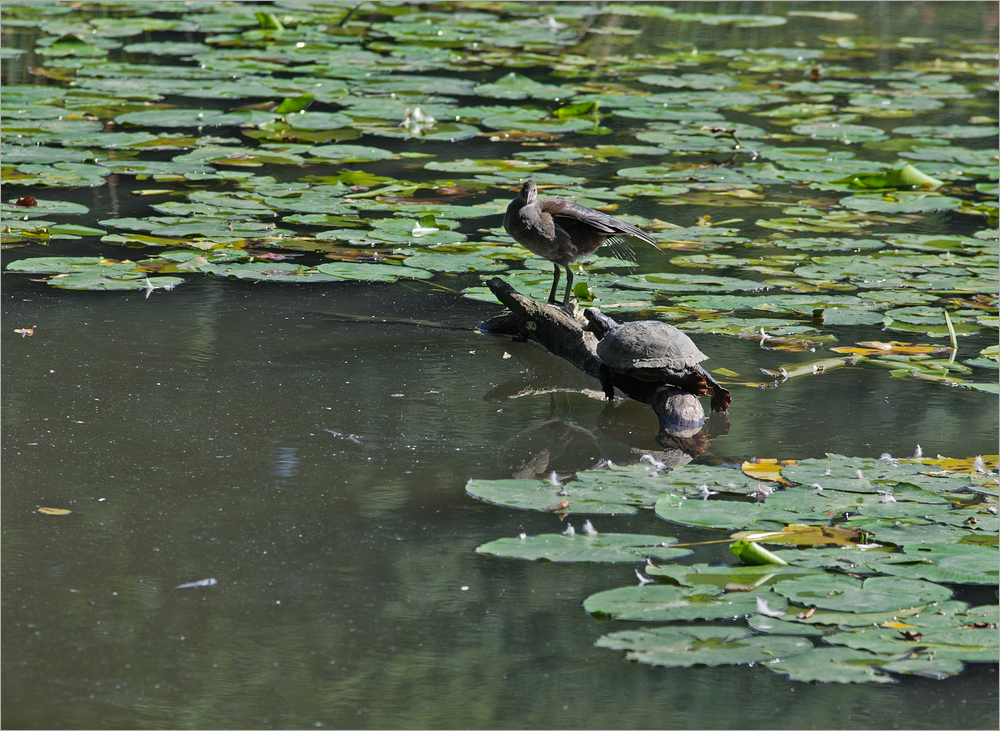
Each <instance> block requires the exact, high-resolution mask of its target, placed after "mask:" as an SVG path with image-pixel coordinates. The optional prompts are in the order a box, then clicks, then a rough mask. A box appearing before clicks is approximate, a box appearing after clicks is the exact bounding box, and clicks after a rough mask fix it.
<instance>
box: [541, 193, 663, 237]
mask: <svg viewBox="0 0 1000 731" xmlns="http://www.w3.org/2000/svg"><path fill="white" fill-rule="evenodd" d="M542 207H543V210H544V211H545V212H546V213H548V214H549V215H551V216H552V217H553V218H554V219H556V222H557V223H560V219H570V220H573V221H579V222H583V223H586V224H587V225H588V226H592V227H593V228H595V229H597V230H598V231H601V232H602V233H606V234H608V235H611V236H613V235H615V234H620V235H622V236H634V237H635V238H637V239H642V240H643V241H646V242H648V243H650V244H655V243H656V239H654V238H653V237H652V236H650V235H649V234H648V233H646V232H645V231H643V230H642V229H641V228H637V227H636V226H633V225H632V224H631V223H626V222H625V221H622V220H621V219H618V218H615V217H614V216H609V215H608V214H607V213H602V212H601V211H595V210H594V209H593V208H587V207H585V206H581V205H579V204H577V203H573V202H572V201H568V200H566V199H565V198H548V199H546V200H545V201H543V202H542ZM560 225H562V224H561V223H560Z"/></svg>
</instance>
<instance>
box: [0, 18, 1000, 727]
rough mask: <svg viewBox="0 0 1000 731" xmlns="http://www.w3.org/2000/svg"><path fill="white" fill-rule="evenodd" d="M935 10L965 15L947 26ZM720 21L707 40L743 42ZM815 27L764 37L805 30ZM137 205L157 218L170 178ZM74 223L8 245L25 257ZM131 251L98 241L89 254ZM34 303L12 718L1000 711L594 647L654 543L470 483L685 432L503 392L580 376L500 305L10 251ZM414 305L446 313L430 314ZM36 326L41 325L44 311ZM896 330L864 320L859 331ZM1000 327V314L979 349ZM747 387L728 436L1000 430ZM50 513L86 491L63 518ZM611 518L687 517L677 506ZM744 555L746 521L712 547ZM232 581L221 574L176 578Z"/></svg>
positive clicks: (992, 704)
mask: <svg viewBox="0 0 1000 731" xmlns="http://www.w3.org/2000/svg"><path fill="white" fill-rule="evenodd" d="M692 5H699V4H680V5H679V7H680V6H683V7H687V8H690V6H692ZM713 5H718V6H725V9H724V12H732V13H736V12H742V11H746V12H750V11H753V12H762V13H763V12H783V10H784V9H787V7H789V6H794V7H795V8H800V7H805V6H810V7H811V6H814V5H815V6H819V5H820V4H800V3H795V4H791V3H788V4H785V3H759V4H754V3H739V4H735V3H718V4H713ZM822 5H823V7H828V5H827V4H825V3H824V4H822ZM835 5H836V7H839V8H844V7H848V9H850V10H851V11H852V12H856V13H859V14H861V15H862V16H863V19H864V23H865V24H866V28H868V29H870V30H871V31H872V32H877V31H879V30H881V31H883V32H885V33H890V32H891V33H892V34H893V35H918V34H931V33H932V32H934V31H935V25H934V24H935V23H943V24H946V26H947V27H946V30H948V32H959V31H962V30H963V29H964V30H965V31H967V32H969V33H972V32H973V31H976V32H981V31H982V26H978V27H976V26H975V25H974V24H973V21H974V20H975V19H976V18H978V17H979V14H977V12H978V11H981V10H982V7H983V6H990V7H992V8H993V9H994V10H995V5H994V4H992V3H956V4H954V5H958V6H965V8H964V11H963V12H958V11H955V12H954V13H949V12H948V9H947V7H946V6H948V5H951V4H947V3H928V4H919V3H918V4H915V5H912V6H911V4H909V3H906V4H904V3H878V4H871V5H877V6H878V7H877V9H873V8H870V7H869V4H862V3H847V4H835ZM750 6H753V7H750ZM970 8H974V9H976V11H977V12H972V11H971V10H970ZM932 9H934V10H936V12H937V15H936V16H935V18H936V19H935V20H933V21H927V20H924V21H922V20H921V18H922V17H928V16H927V14H928V13H929V12H930V10H932ZM921 13H923V14H924V15H923V16H922V15H921ZM900 24H902V26H903V27H900ZM952 25H954V26H955V27H954V28H952ZM686 27H688V28H690V27H691V26H686ZM694 28H695V31H694V32H696V33H697V34H699V35H698V37H697V38H694V37H692V38H690V40H691V41H692V42H698V43H701V44H708V43H710V42H715V43H717V44H721V43H723V42H724V41H728V40H733V38H730V37H726V33H727V31H725V30H723V31H715V32H716V33H718V34H721V35H722V36H723V37H722V38H720V37H719V36H718V35H716V36H711V35H710V34H711V32H712V31H711V29H706V28H704V27H702V26H697V25H696V26H694ZM937 30H938V31H940V30H941V26H938V27H937ZM783 32H784V31H782V30H780V29H777V30H776V29H758V30H753V31H742V32H737V31H733V32H732V33H733V36H736V37H737V38H736V40H737V41H739V42H747V41H748V40H753V41H754V42H761V43H763V42H768V43H770V42H773V43H779V42H781V43H787V42H790V41H791V40H794V39H788V38H784V37H780V36H779V35H778V34H780V33H783ZM701 34H704V35H701ZM989 34H990V37H993V36H994V35H995V27H994V28H993V29H992V30H990V31H989ZM713 38H714V41H713ZM5 40H6V36H5ZM673 40H676V41H677V42H680V39H679V38H676V39H673ZM734 47H738V46H736V45H734ZM873 62H874V61H873ZM10 68H11V67H10V66H5V70H6V73H7V74H10V73H12V72H11V71H10ZM9 78H10V76H8V75H5V77H4V82H5V83H7V82H8V79H9ZM18 81H19V82H20V83H25V80H24V79H19V80H18ZM483 145H484V143H483V142H482V141H472V142H469V143H468V146H464V147H462V149H459V150H455V151H453V152H452V153H451V154H453V155H454V156H455V157H464V156H475V155H476V154H477V151H478V150H481V149H482V146H483ZM609 175H610V173H609ZM25 192H26V191H23V190H21V189H17V190H16V193H17V194H18V195H22V194H25ZM14 193H15V190H14V189H11V190H10V191H9V192H8V190H5V192H4V199H5V200H6V199H8V198H10V197H11V196H12V195H13V194H14ZM45 194H46V195H47V196H50V197H52V196H53V195H55V196H56V197H59V198H61V199H67V200H70V199H74V198H75V199H80V200H84V199H86V200H88V204H89V205H91V206H94V210H93V212H92V213H93V219H94V220H95V221H97V220H100V219H103V218H106V217H108V216H109V215H111V211H112V209H113V208H114V205H115V204H114V203H113V201H112V200H111V197H109V196H106V191H103V190H102V189H97V190H96V191H91V190H66V191H58V192H57V193H55V194H54V193H53V191H51V190H47V191H45ZM124 205H126V206H129V207H134V208H135V210H134V211H131V212H129V213H128V214H127V215H136V216H142V215H144V208H143V206H142V203H141V201H138V202H137V201H135V200H134V199H130V200H128V202H127V203H125V204H124ZM145 215H149V212H148V210H146V211H145ZM682 215H683V216H685V217H688V216H691V217H693V216H694V213H692V212H685V213H683V214H682ZM81 222H82V223H86V221H81ZM497 223H498V222H496V221H491V222H489V223H488V224H484V226H485V225H489V226H495V225H497ZM54 248H55V245H53V246H51V247H42V246H38V245H32V246H28V247H23V248H19V249H17V250H15V251H7V252H4V254H5V256H4V261H5V262H7V261H9V260H11V259H13V258H23V257H24V256H26V255H33V254H46V255H54V254H55V253H56V252H55V251H53V249H54ZM108 251H109V248H108V247H107V246H105V245H101V244H99V243H97V242H93V241H84V242H79V243H73V244H70V245H63V247H62V248H60V249H59V250H58V253H60V254H66V253H90V254H93V253H98V252H104V253H108ZM644 256H648V254H646V255H644ZM642 264H643V265H644V266H656V263H655V261H654V262H650V261H649V260H648V259H644V261H643V262H642ZM2 306H3V311H2V315H3V328H2V333H0V347H2V359H3V389H2V396H0V398H2V407H3V412H2V416H3V445H2V455H3V474H2V477H3V490H2V515H3V546H2V548H3V559H2V560H3V584H2V589H3V596H2V606H3V627H2V640H3V680H2V683H3V698H2V711H3V726H4V727H5V728H18V727H32V728H154V727H157V728H236V727H239V728H314V727H315V728H320V727H322V728H330V727H334V728H431V727H437V728H789V729H792V728H796V729H799V728H852V729H865V728H995V727H996V726H997V723H998V715H997V700H998V693H997V674H996V666H995V665H978V666H977V665H972V666H968V667H967V668H966V670H965V671H964V672H963V673H962V674H961V675H959V676H957V677H955V678H952V679H949V680H946V681H933V680H928V679H922V678H915V677H903V678H901V680H900V682H899V683H897V684H894V685H877V686H876V685H866V686H840V685H812V684H803V683H791V682H788V681H787V680H785V679H783V678H781V677H779V676H776V675H773V674H771V673H768V672H766V671H765V670H764V669H762V668H749V667H724V668H704V667H698V668H692V669H686V670H672V669H663V668H651V667H647V666H640V665H634V664H627V663H625V662H623V661H622V660H621V658H620V656H619V655H617V654H616V653H613V652H609V651H606V650H599V649H595V648H593V647H592V646H591V645H592V642H593V641H594V640H595V639H596V638H597V637H598V636H600V635H602V634H604V633H606V632H608V631H609V629H610V627H611V626H612V624H614V627H616V628H617V627H618V626H622V627H624V626H628V623H606V622H598V621H596V620H595V619H593V618H591V617H589V616H587V615H586V614H585V613H584V612H583V610H582V609H581V608H580V603H581V602H582V600H583V599H584V598H585V597H587V596H588V595H589V594H591V593H594V592H596V591H600V590H602V589H606V588H609V587H612V586H618V585H622V584H624V583H629V582H631V581H632V575H633V567H632V566H596V567H595V566H578V565H557V564H535V563H527V562H514V561H500V560H492V559H487V558H484V557H481V556H477V555H476V554H475V553H474V550H475V548H476V546H478V545H480V544H482V543H485V542H487V541H489V540H493V539H494V538H497V537H501V536H510V535H516V534H517V533H519V532H521V531H527V532H529V533H536V532H542V531H555V530H558V529H560V528H561V524H560V523H559V522H558V521H557V519H556V518H555V517H553V516H551V515H540V514H534V513H526V512H524V513H522V512H514V511H510V510H506V509H503V508H499V507H495V506H490V505H484V504H481V503H479V502H476V501H474V500H472V499H471V498H470V497H468V496H467V495H466V494H465V491H464V489H463V486H464V484H465V482H466V480H468V479H469V478H487V479H488V478H500V477H508V476H510V475H511V474H512V471H513V469H514V467H515V466H516V464H515V463H519V462H520V461H522V460H525V459H527V458H529V457H532V456H533V457H536V458H537V459H538V460H540V461H542V462H543V463H544V464H546V465H547V468H548V469H557V470H559V471H560V472H563V471H571V470H574V469H582V468H584V467H587V466H591V465H593V463H594V462H595V461H596V460H597V459H598V458H599V457H601V456H612V457H614V458H616V459H617V458H619V456H620V455H621V454H622V453H624V452H627V451H628V450H629V449H630V448H634V449H638V450H650V449H655V448H656V443H655V441H654V440H653V439H652V433H653V432H654V431H655V419H654V418H653V415H652V414H651V413H650V412H649V410H648V409H646V408H645V407H642V408H640V407H638V406H636V405H634V404H633V405H626V406H624V407H621V408H619V409H617V410H616V411H615V412H614V414H612V413H611V412H609V411H607V410H606V407H605V405H604V404H603V403H602V402H600V401H597V400H594V399H589V398H587V397H585V396H583V395H581V394H578V393H571V394H569V395H567V396H563V395H561V394H560V395H559V396H557V397H555V398H554V399H552V398H550V397H549V396H548V395H534V396H525V397H522V398H516V399H509V400H501V401H498V400H496V399H494V398H493V397H492V394H493V393H495V392H496V391H498V390H504V389H507V390H513V386H512V385H511V384H518V383H520V382H522V381H523V380H524V379H525V376H526V374H527V380H528V381H529V382H541V381H545V380H547V379H553V378H555V379H559V378H560V377H564V375H565V365H564V364H562V363H561V362H559V361H557V360H556V359H554V358H550V357H548V356H546V355H544V354H541V355H540V354H539V353H538V352H537V350H535V349H533V348H532V347H530V346H528V345H523V344H520V345H519V344H509V343H506V342H503V341H496V340H493V339H491V338H489V337H487V336H484V335H481V334H477V333H476V332H474V331H473V328H474V326H475V325H476V324H478V323H479V322H481V321H482V320H484V319H486V318H487V317H489V316H490V315H492V314H494V313H495V312H496V311H497V309H498V306H496V305H492V304H486V303H481V302H476V301H473V300H469V299H463V298H461V297H459V296H457V295H455V294H452V293H448V292H444V291H441V290H438V289H434V288H431V287H428V286H426V285H424V284H422V283H419V282H417V283H407V284H403V283H397V284H391V285H366V284H345V285H332V286H325V285H313V286H294V285H273V286H272V285H265V284H260V285H253V284H246V283H242V282H233V281H227V280H224V279H221V278H203V279H194V280H192V281H191V282H190V283H187V284H185V285H184V286H182V287H179V288H177V289H176V290H175V291H173V292H171V293H169V294H168V293H162V292H158V293H154V295H153V296H152V297H149V298H145V297H144V293H143V292H137V293H124V294H123V293H86V292H68V291H61V290H56V289H53V288H49V287H46V286H45V285H43V284H40V283H35V282H31V281H28V279H27V278H26V277H23V276H17V275H10V274H4V276H3V292H2ZM409 318H417V319H420V320H426V321H429V322H433V323H436V324H437V325H440V326H441V327H428V326H422V325H416V324H407V323H403V322H399V321H398V320H400V319H409ZM31 326H34V327H35V328H36V333H35V335H33V336H32V337H22V336H21V335H18V334H15V333H14V332H13V331H14V329H15V328H19V327H31ZM882 335H883V334H882V333H881V331H880V329H879V328H868V329H864V328H862V329H858V330H857V331H856V332H854V331H852V332H850V333H847V334H845V336H844V342H853V341H854V340H863V339H872V338H879V337H882ZM991 338H992V335H990V336H988V337H987V336H983V337H980V338H974V339H970V340H969V342H970V345H969V346H968V347H969V351H970V352H972V351H973V350H974V349H978V348H981V347H985V345H987V344H989V342H990V341H991ZM992 339H994V340H995V338H992ZM698 343H699V345H700V347H701V348H702V349H703V350H704V351H705V352H706V353H707V354H708V355H709V356H710V358H711V361H710V362H711V363H712V364H713V365H714V364H719V365H725V366H727V367H729V368H731V369H732V370H734V371H737V372H739V373H741V374H742V375H743V377H744V378H746V379H751V378H756V379H757V380H759V379H760V377H759V375H756V374H757V369H758V368H775V367H778V366H780V365H782V364H786V363H789V362H795V361H807V360H811V359H814V358H815V357H817V356H816V354H810V353H780V352H774V351H769V350H766V349H762V348H761V347H759V345H758V344H757V343H756V342H753V341H749V340H737V339H733V338H722V337H708V336H701V337H700V338H699V339H698ZM964 346H965V342H964V341H963V347H964ZM505 352H509V353H511V354H512V355H513V356H514V357H510V358H505V357H504V353H505ZM592 387H596V384H593V386H592ZM732 390H733V396H734V406H733V408H732V409H731V411H730V413H729V415H728V433H726V434H725V435H724V436H718V437H716V438H715V439H714V440H713V441H712V446H711V459H712V460H717V461H723V462H726V463H737V462H739V461H741V460H743V459H746V458H750V457H755V456H756V457H777V458H783V459H784V458H805V457H811V456H820V455H822V454H824V453H826V452H836V453H840V454H846V455H856V456H863V457H878V456H879V455H881V454H882V453H884V452H889V453H891V454H892V455H894V456H900V457H902V456H909V455H910V454H912V453H913V450H914V449H915V448H916V445H917V444H920V445H921V446H922V448H923V450H924V453H925V454H928V455H933V454H938V453H940V454H943V455H949V456H968V455H976V454H992V453H995V452H996V449H997V419H998V414H997V403H996V399H995V398H992V397H985V396H984V394H981V393H975V392H971V391H966V390H962V389H952V388H945V387H941V386H929V385H927V384H924V383H921V382H919V381H914V380H908V381H903V380H898V379H894V378H890V377H889V376H888V375H887V373H886V372H885V370H884V369H876V368H861V367H858V368H843V369H840V370H836V371H832V372H830V373H829V374H826V375H825V376H823V377H821V378H804V379H800V380H798V381H792V382H789V383H786V384H784V385H783V386H781V387H780V388H776V389H756V388H751V387H748V386H739V385H735V386H732ZM538 431H541V432H542V434H543V435H552V436H543V437H538V436H537V433H538ZM532 434H536V436H534V437H532ZM567 435H568V436H567ZM525 444H528V446H524V445H525ZM609 445H610V446H609ZM39 506H54V507H62V508H67V509H70V510H72V511H73V512H72V513H71V514H70V515H68V516H65V517H55V516H44V515H40V514H38V513H37V512H36V511H37V508H38V507H39ZM594 522H595V524H597V527H598V529H602V530H620V531H629V530H630V531H634V532H657V531H659V532H662V531H663V530H664V524H663V523H662V522H660V521H658V520H656V519H655V518H654V517H653V516H652V515H651V514H649V513H646V514H640V515H639V516H636V517H617V518H610V517H609V518H601V519H600V520H595V521H594ZM670 532H671V533H672V534H674V535H677V536H678V537H680V538H681V540H709V539H712V538H721V537H724V536H721V535H717V534H716V533H714V532H711V531H695V530H687V529H683V528H678V527H676V526H671V527H670ZM731 558H732V557H731V556H730V555H729V552H728V550H727V549H726V547H725V545H724V544H722V545H721V546H706V547H703V548H702V549H699V551H698V553H697V556H696V557H695V559H692V560H698V561H730V560H731ZM206 578H214V579H216V580H217V584H216V585H214V586H211V587H204V588H194V589H183V590H180V589H175V588H174V587H176V586H177V585H179V584H182V583H184V582H191V581H197V580H201V579H206ZM995 597H996V594H995V592H994V591H983V592H976V593H975V594H972V593H970V594H969V595H968V596H965V595H962V596H959V597H958V598H962V599H965V600H967V601H973V602H979V603H982V602H995V600H996V599H995Z"/></svg>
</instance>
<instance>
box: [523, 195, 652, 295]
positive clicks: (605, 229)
mask: <svg viewBox="0 0 1000 731" xmlns="http://www.w3.org/2000/svg"><path fill="white" fill-rule="evenodd" d="M503 227H504V228H505V229H506V230H507V233H509V234H510V235H511V236H512V237H513V238H514V240H515V241H517V242H518V243H519V244H521V246H523V247H524V248H526V249H528V250H529V251H532V252H534V253H536V254H538V255H539V256H542V257H545V258H546V259H548V260H549V261H551V262H552V264H553V272H554V274H553V277H552V291H551V292H550V293H549V303H550V304H555V302H556V290H557V289H558V288H559V267H560V266H562V267H565V269H566V297H565V298H564V299H563V304H564V305H565V304H569V296H570V293H571V292H572V291H573V272H572V271H570V268H569V265H570V264H571V263H573V262H574V261H576V260H577V259H579V258H580V257H581V256H586V255H587V254H590V253H592V252H594V251H596V250H597V247H599V246H600V245H601V244H603V243H605V242H606V241H607V240H608V239H615V238H619V237H622V236H626V237H627V236H632V237H635V238H637V239H642V240H643V241H646V242H649V243H650V244H654V245H655V244H656V241H655V240H654V239H653V237H652V236H650V235H649V234H648V233H646V232H645V231H643V230H642V229H640V228H637V227H635V226H633V225H632V224H630V223H625V222H624V221H621V220H619V219H617V218H614V217H613V216H609V215H608V214H606V213H601V212H600V211H595V210H594V209H593V208H585V207H584V206H581V205H577V204H576V203H573V202H571V201H568V200H566V199H565V198H546V199H545V200H542V199H540V198H539V197H538V186H536V185H535V181H533V180H526V181H525V183H524V185H522V186H521V192H520V193H518V194H517V198H515V199H514V200H512V201H511V202H510V205H508V206H507V213H506V214H504V217H503Z"/></svg>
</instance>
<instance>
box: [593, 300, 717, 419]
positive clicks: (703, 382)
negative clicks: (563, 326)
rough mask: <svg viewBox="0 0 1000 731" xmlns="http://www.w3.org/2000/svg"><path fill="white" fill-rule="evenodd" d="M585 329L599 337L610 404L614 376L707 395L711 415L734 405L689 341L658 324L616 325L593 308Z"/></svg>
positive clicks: (654, 322) (601, 376)
mask: <svg viewBox="0 0 1000 731" xmlns="http://www.w3.org/2000/svg"><path fill="white" fill-rule="evenodd" d="M583 314H584V317H586V318H587V321H588V323H589V324H588V326H587V329H588V330H590V331H591V332H592V333H594V335H595V336H597V339H598V340H599V341H600V342H599V343H598V344H597V355H598V357H599V358H600V359H601V370H600V374H599V375H600V379H601V386H602V387H603V388H604V394H605V396H607V397H608V400H609V401H613V400H614V397H615V387H614V383H613V382H612V374H615V375H617V376H619V377H626V378H634V379H635V380H637V381H645V382H651V383H656V384H659V385H662V386H674V387H676V388H679V389H681V390H683V391H687V392H688V393H693V394H696V395H698V396H705V395H707V394H708V393H709V392H710V391H711V395H712V411H725V410H726V409H727V408H729V404H731V403H732V402H733V398H732V396H730V395H729V391H727V390H726V389H724V388H723V387H722V386H721V385H719V383H718V381H716V380H715V379H714V378H713V377H712V376H711V374H710V373H709V372H708V371H706V370H705V369H704V368H702V367H701V366H700V365H699V364H700V363H701V361H703V360H706V359H707V358H708V356H707V355H705V354H704V353H702V352H701V351H700V350H698V346H697V345H695V344H694V342H693V341H692V340H691V338H689V337H688V336H687V335H685V334H684V333H682V332H681V331H680V330H678V329H677V328H676V327H674V326H673V325H668V324H667V323H665V322H659V321H658V320H639V321H637V322H630V323H627V324H625V325H620V324H618V323H617V322H615V321H614V320H612V319H611V318H610V317H608V316H607V315H605V314H603V313H602V312H601V311H600V310H598V309H596V308H594V307H588V308H587V309H585V310H584V311H583Z"/></svg>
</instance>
